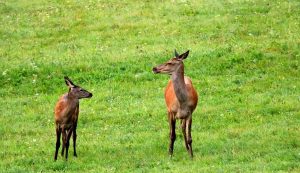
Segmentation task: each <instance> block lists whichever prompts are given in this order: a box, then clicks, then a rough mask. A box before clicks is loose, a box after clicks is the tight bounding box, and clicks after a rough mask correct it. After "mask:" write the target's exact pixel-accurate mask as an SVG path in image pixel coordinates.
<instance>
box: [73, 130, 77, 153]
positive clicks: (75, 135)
mask: <svg viewBox="0 0 300 173" xmlns="http://www.w3.org/2000/svg"><path fill="white" fill-rule="evenodd" d="M76 139H77V134H76V126H75V127H74V130H73V148H74V156H75V157H77V153H76Z"/></svg>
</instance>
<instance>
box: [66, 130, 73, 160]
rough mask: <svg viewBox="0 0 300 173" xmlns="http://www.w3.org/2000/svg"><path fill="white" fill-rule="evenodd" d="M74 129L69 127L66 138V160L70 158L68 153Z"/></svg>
mask: <svg viewBox="0 0 300 173" xmlns="http://www.w3.org/2000/svg"><path fill="white" fill-rule="evenodd" d="M72 131H73V129H72V128H71V129H69V130H68V132H67V139H66V160H68V153H69V146H70V138H71V135H72Z"/></svg>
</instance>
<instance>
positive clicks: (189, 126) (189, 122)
mask: <svg viewBox="0 0 300 173" xmlns="http://www.w3.org/2000/svg"><path fill="white" fill-rule="evenodd" d="M186 130H187V131H186V135H187V146H188V148H187V149H188V152H189V154H190V157H191V158H193V148H192V117H191V116H190V117H189V118H188V119H187V120H186Z"/></svg>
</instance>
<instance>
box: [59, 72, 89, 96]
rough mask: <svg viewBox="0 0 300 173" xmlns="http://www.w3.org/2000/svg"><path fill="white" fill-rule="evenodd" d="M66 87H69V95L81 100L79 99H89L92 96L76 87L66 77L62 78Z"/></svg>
mask: <svg viewBox="0 0 300 173" xmlns="http://www.w3.org/2000/svg"><path fill="white" fill-rule="evenodd" d="M64 79H65V82H66V85H67V86H68V87H69V93H68V94H69V95H71V96H73V97H75V98H77V99H81V98H91V97H92V96H93V94H92V93H90V92H88V91H87V90H85V89H83V88H81V87H80V86H78V85H75V84H74V83H73V82H72V81H71V79H69V78H68V77H67V76H65V77H64Z"/></svg>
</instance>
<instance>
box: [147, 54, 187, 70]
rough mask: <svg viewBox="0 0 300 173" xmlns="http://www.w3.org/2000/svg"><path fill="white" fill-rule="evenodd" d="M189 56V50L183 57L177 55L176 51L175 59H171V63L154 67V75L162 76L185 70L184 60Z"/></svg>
mask: <svg viewBox="0 0 300 173" xmlns="http://www.w3.org/2000/svg"><path fill="white" fill-rule="evenodd" d="M188 55H189V50H188V51H187V52H185V53H183V54H181V55H179V54H178V53H177V51H176V50H175V57H173V58H171V59H170V60H169V61H167V62H165V63H163V64H161V65H158V66H156V67H153V69H152V71H153V72H154V73H156V74H157V73H162V74H169V75H171V74H173V73H174V72H177V71H178V70H179V69H181V68H183V62H182V61H183V60H184V59H186V58H187V56H188Z"/></svg>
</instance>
